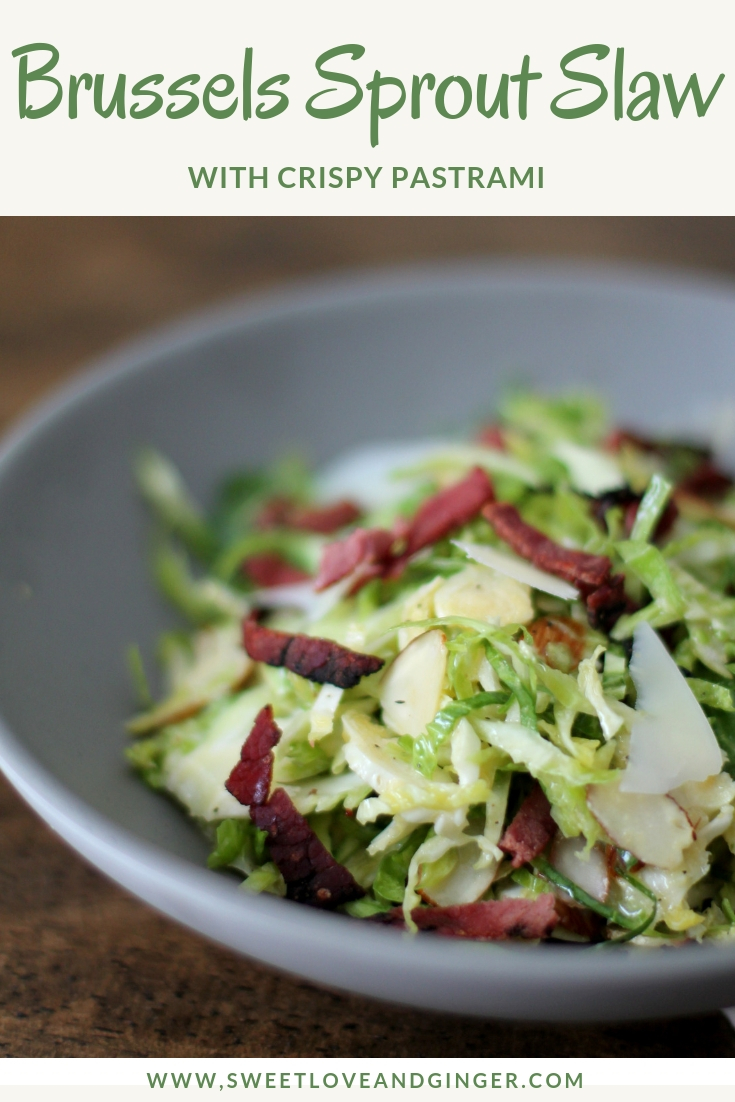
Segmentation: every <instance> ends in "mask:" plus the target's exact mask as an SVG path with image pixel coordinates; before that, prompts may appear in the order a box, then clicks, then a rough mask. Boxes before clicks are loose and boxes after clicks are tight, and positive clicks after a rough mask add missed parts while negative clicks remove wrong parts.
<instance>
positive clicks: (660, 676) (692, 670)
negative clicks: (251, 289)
mask: <svg viewBox="0 0 735 1102" xmlns="http://www.w3.org/2000/svg"><path fill="white" fill-rule="evenodd" d="M137 477H138V482H139V486H140V488H141V491H142V493H143V496H144V497H145V499H146V501H147V502H148V504H149V505H150V507H151V508H152V510H153V512H154V514H155V516H156V518H157V531H156V537H155V543H154V559H153V561H154V572H155V577H156V580H157V582H158V585H159V587H160V589H161V590H162V592H163V593H164V594H165V596H166V597H167V598H168V599H169V600H170V601H171V602H173V604H174V605H175V606H176V607H177V608H178V609H179V610H180V612H181V613H182V614H183V616H184V617H185V618H186V620H187V621H188V623H189V627H188V629H187V630H186V631H182V632H180V633H176V634H167V635H166V636H164V638H163V639H162V640H161V641H160V646H159V656H160V660H161V663H162V665H163V669H164V673H165V677H166V680H167V685H168V691H167V692H166V694H165V696H164V699H162V700H161V701H158V702H156V703H154V702H153V701H152V700H151V698H150V695H149V693H148V689H147V681H146V677H145V674H144V672H143V666H142V662H141V659H140V655H139V652H138V651H137V649H132V650H131V655H130V658H131V668H132V670H133V673H134V675H135V680H136V683H137V685H138V688H139V691H140V694H141V698H142V700H144V701H145V704H144V707H145V710H144V711H142V712H141V713H140V714H139V715H137V716H136V717H135V718H134V719H133V720H132V721H131V722H130V724H129V730H130V733H131V734H132V735H133V736H135V741H134V742H133V743H132V745H131V747H130V749H129V750H128V757H129V760H130V761H131V763H132V764H133V766H134V767H135V768H136V769H137V770H138V771H139V772H140V774H141V776H142V777H143V778H144V780H146V781H147V783H148V784H150V785H151V786H152V787H153V788H156V789H161V790H164V791H166V792H168V793H169V794H170V795H171V796H173V797H174V798H175V799H176V800H178V801H179V802H180V803H181V804H182V805H183V806H184V807H185V808H186V809H187V810H188V811H189V813H190V814H191V815H192V816H194V817H195V818H196V819H197V820H198V821H199V822H200V823H201V825H202V827H203V828H204V830H205V831H206V832H207V834H208V835H209V836H210V837H211V838H212V841H213V847H214V848H213V851H212V854H211V856H210V858H209V864H210V867H212V868H228V869H231V870H234V871H235V872H237V873H239V874H240V875H241V876H242V877H243V886H244V888H246V889H247V890H249V891H258V892H260V891H267V892H272V893H274V894H276V895H281V896H287V897H288V898H290V899H294V900H297V901H300V902H303V903H306V904H309V905H312V906H317V907H322V908H327V909H332V910H339V911H341V912H345V913H347V914H349V915H352V916H354V917H357V918H362V919H369V920H371V921H377V922H382V923H385V924H389V925H393V926H396V927H400V928H403V929H408V930H410V931H412V932H416V931H424V930H428V931H434V932H435V933H437V934H441V935H445V936H455V937H469V938H475V939H481V940H498V939H507V938H525V939H539V938H544V939H546V938H551V939H555V940H564V941H573V942H574V941H576V942H580V943H589V942H600V941H605V940H609V941H631V940H633V941H634V942H635V943H636V944H640V945H661V944H666V943H669V944H673V943H679V942H682V941H685V940H691V939H696V940H701V939H702V938H705V937H706V938H721V939H723V938H730V937H732V936H735V858H733V853H734V852H735V824H734V823H733V813H734V801H735V781H733V775H735V678H734V677H733V673H734V672H735V595H733V594H735V588H734V587H735V488H734V487H733V483H732V482H731V480H730V478H729V477H728V476H726V475H725V474H723V473H722V472H721V471H720V470H719V469H718V468H717V467H716V466H715V464H714V461H713V459H712V457H711V455H710V453H709V452H708V451H707V449H705V448H702V447H699V446H695V445H691V444H688V443H683V442H679V441H671V440H665V441H660V440H649V439H642V438H641V437H638V436H636V435H634V434H632V433H627V432H624V431H619V430H618V431H611V429H610V426H608V425H607V424H606V418H605V413H604V408H603V407H602V405H601V404H600V403H599V402H597V401H596V400H594V399H592V398H589V397H585V396H571V397H565V398H548V397H542V396H539V395H537V394H529V393H514V394H512V395H510V396H509V397H508V398H507V399H506V401H505V402H504V403H503V405H502V407H501V410H500V414H499V416H498V419H497V422H496V423H494V424H492V425H489V426H486V427H485V428H483V429H482V430H481V431H480V432H479V433H477V434H476V435H475V436H474V438H473V439H471V440H469V441H463V442H447V441H441V440H437V441H427V442H422V443H418V444H411V445H408V444H406V445H401V446H400V447H388V446H376V447H373V448H364V449H362V450H359V451H356V452H354V453H352V454H351V455H349V456H347V457H345V459H344V460H342V461H339V462H337V463H335V464H333V465H332V466H331V468H330V469H329V470H328V471H326V472H324V474H323V475H322V476H321V477H317V478H315V479H312V478H311V477H310V476H309V475H308V474H307V473H306V471H305V470H304V469H303V468H302V466H301V465H300V464H299V463H297V462H295V461H285V462H282V463H281V464H279V465H277V466H276V467H274V468H273V469H271V470H267V471H256V472H251V471H248V472H246V473H243V474H238V475H236V476H234V477H232V478H230V479H228V480H227V481H226V482H225V483H224V484H223V485H222V487H221V489H220V492H219V494H218V497H217V500H216V504H215V506H214V508H213V509H212V511H211V513H210V514H209V515H206V516H205V514H204V513H203V512H202V511H200V509H199V508H198V506H197V505H196V504H195V503H194V502H193V501H192V499H191V497H190V496H189V494H188V492H187V490H186V488H185V487H184V485H183V483H182V480H181V478H180V477H179V475H178V473H177V472H176V470H175V469H174V468H173V467H172V466H171V465H170V463H169V462H168V461H167V460H166V459H164V458H162V457H161V456H160V455H158V454H156V453H154V452H152V451H148V452H145V453H144V454H142V455H141V456H140V458H139V461H138V467H137Z"/></svg>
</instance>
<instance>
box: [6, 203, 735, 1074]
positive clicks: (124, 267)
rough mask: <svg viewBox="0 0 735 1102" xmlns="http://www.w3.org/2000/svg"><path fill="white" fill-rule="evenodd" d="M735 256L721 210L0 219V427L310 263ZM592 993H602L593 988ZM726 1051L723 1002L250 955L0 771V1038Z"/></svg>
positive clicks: (457, 1049)
mask: <svg viewBox="0 0 735 1102" xmlns="http://www.w3.org/2000/svg"><path fill="white" fill-rule="evenodd" d="M508 255H514V256H519V255H523V256H545V257H554V256H557V257H558V256H566V257H585V258H592V259H609V260H635V261H644V262H649V263H656V264H666V265H676V266H686V267H689V268H698V269H704V270H706V271H709V272H710V273H713V274H716V273H720V274H726V275H732V274H734V273H735V220H731V219H708V218H701V219H656V218H653V219H649V218H639V219H614V218H613V219H608V218H597V219H595V218H592V219H553V218H552V219H543V218H540V219H534V218H529V219H515V218H507V219H493V218H488V219H463V218H458V219H443V218H432V219H421V218H416V219H367V218H365V219H361V218H357V219H343V218H334V219H322V218H314V219H287V218H284V219H277V218H276V219H273V218H255V219H248V218H243V219H219V218H211V219H175V218H174V219H156V218H153V219H0V427H4V426H5V425H6V424H7V423H8V422H10V421H11V420H13V419H14V418H15V417H16V416H17V415H18V414H20V413H21V412H22V411H23V410H24V409H26V408H27V407H28V406H29V405H30V404H32V403H33V402H34V401H35V400H37V399H38V398H39V397H40V396H41V395H42V394H43V393H44V392H46V391H47V390H48V389H49V388H51V387H53V386H54V385H56V384H58V383H60V382H61V381H62V380H63V379H65V378H67V377H69V376H70V375H72V374H73V373H74V371H75V370H77V369H78V368H79V367H81V366H82V365H83V363H84V361H85V360H86V359H87V358H89V357H90V356H92V355H94V354H95V353H97V352H100V351H102V350H104V349H107V348H109V347H110V346H111V345H114V344H115V343H118V342H120V341H122V340H124V339H125V338H127V337H129V336H131V335H133V334H136V333H138V332H140V331H142V330H145V329H146V328H149V327H151V326H153V325H155V324H157V323H159V322H161V321H164V320H167V319H170V318H174V317H176V316H180V315H182V314H184V313H186V312H187V311H189V310H193V309H196V308H197V307H199V306H202V305H204V304H206V303H210V302H212V301H214V300H217V299H220V298H222V297H226V296H230V295H234V294H239V293H242V292H246V291H249V290H256V289H257V290H261V289H263V288H266V287H268V286H271V285H273V284H276V283H278V282H281V281H283V280H287V279H292V278H294V277H297V278H303V277H304V276H308V275H310V274H312V273H326V272H329V271H334V270H338V269H345V268H356V267H365V266H378V265H385V264H389V265H393V264H397V263H401V262H421V261H427V260H440V259H452V258H461V257H492V256H496V257H497V256H508ZM600 997H601V999H604V992H601V993H600ZM436 1052H441V1053H442V1055H443V1056H454V1057H461V1056H488V1057H492V1056H498V1057H513V1056H549V1057H553V1056H615V1057H623V1056H647V1057H670V1056H674V1057H682V1056H735V1034H734V1033H733V1032H732V1030H731V1028H730V1026H729V1025H728V1024H727V1023H726V1021H725V1019H724V1018H723V1017H721V1016H719V1015H708V1016H705V1017H700V1018H693V1019H681V1020H676V1021H667V1022H654V1023H650V1022H649V1023H638V1024H626V1025H615V1026H605V1027H599V1026H567V1027H553V1026H533V1027H530V1026H518V1025H512V1024H509V1023H503V1022H483V1021H478V1020H473V1019H464V1018H457V1017H451V1016H446V1015H435V1014H425V1013H419V1012H417V1011H414V1010H411V1011H405V1010H403V1009H400V1008H395V1007H391V1006H386V1005H383V1004H379V1003H375V1002H371V1001H368V1000H366V999H362V998H357V997H350V996H345V995H340V994H335V993H333V992H330V991H326V990H322V989H319V988H317V987H314V986H312V985H310V984H307V983H303V982H301V981H299V980H295V979H293V978H290V977H286V976H283V975H280V974H278V973H276V972H273V971H272V970H270V969H267V968H264V967H262V966H260V965H257V964H254V963H253V962H251V961H248V960H245V959H243V958H241V957H238V956H236V955H234V954H232V953H230V952H227V951H225V950H223V949H220V948H217V947H215V946H212V945H211V944H209V943H207V942H206V941H204V940H203V939H201V938H199V937H197V936H196V935H194V934H191V933H189V932H188V931H185V930H183V929H181V928H180V927H178V926H176V925H175V924H173V923H172V922H170V921H168V920H167V919H164V918H162V917H160V916H158V915H156V914H154V913H153V912H152V911H150V910H149V909H148V908H147V907H145V906H143V905H142V904H141V903H139V902H137V901H136V900H135V899H133V898H131V897H130V896H128V895H126V894H125V893H124V892H122V891H121V890H120V889H119V888H117V887H115V886H114V885H112V884H110V883H109V882H108V881H107V880H105V879H104V878H103V877H101V876H100V875H99V874H98V873H96V872H94V871H93V870H91V869H90V868H89V867H88V866H87V865H85V864H84V862H82V861H81V860H80V859H79V858H77V857H76V856H75V855H74V854H73V853H72V852H71V851H69V850H68V849H67V848H66V846H65V845H64V844H63V843H61V842H60V841H59V840H58V839H57V838H55V836H54V835H52V834H51V833H50V831H49V830H48V829H47V828H46V827H45V826H44V825H43V824H42V823H41V822H39V821H38V820H37V819H36V817H35V816H34V815H33V814H32V813H31V812H30V811H29V810H28V809H27V808H26V807H25V805H24V804H23V803H22V802H21V801H20V800H19V798H18V797H17V796H16V795H15V794H14V792H13V791H12V790H11V789H10V787H9V786H8V785H6V784H5V782H3V781H0V1053H1V1054H2V1055H4V1056H7V1057H23V1056H40V1057H53V1056H82V1057H92V1056H113V1057H114V1056H149V1057H160V1056H226V1055H234V1056H260V1057H264V1056H299V1057H304V1056H419V1057H422V1056H430V1055H433V1054H434V1053H436Z"/></svg>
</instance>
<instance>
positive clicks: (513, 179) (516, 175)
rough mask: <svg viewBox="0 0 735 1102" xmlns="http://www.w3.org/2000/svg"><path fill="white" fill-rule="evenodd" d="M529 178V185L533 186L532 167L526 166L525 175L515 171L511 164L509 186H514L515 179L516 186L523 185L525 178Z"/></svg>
mask: <svg viewBox="0 0 735 1102" xmlns="http://www.w3.org/2000/svg"><path fill="white" fill-rule="evenodd" d="M529 178H530V183H529V187H533V169H532V168H527V169H526V172H525V175H524V176H521V175H520V173H519V172H517V171H516V169H514V168H513V167H512V166H511V170H510V186H511V187H515V182H516V180H517V181H518V187H523V185H524V184H525V182H526V180H528V179H529Z"/></svg>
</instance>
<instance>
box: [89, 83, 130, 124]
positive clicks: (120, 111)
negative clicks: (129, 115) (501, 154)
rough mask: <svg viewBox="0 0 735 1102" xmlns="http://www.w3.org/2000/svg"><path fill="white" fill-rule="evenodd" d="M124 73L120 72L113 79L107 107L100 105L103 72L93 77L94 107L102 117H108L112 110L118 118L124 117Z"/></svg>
mask: <svg viewBox="0 0 735 1102" xmlns="http://www.w3.org/2000/svg"><path fill="white" fill-rule="evenodd" d="M125 79H126V78H125V73H120V75H119V77H118V78H117V80H116V81H115V91H114V92H113V93H112V96H111V97H110V102H109V103H108V104H107V107H103V106H102V92H103V88H104V83H105V74H104V73H97V74H96V76H95V78H94V93H93V99H94V109H95V111H96V112H97V114H98V115H101V116H102V118H103V119H109V117H110V115H111V114H112V112H113V111H115V112H116V113H117V117H118V118H119V119H124V118H125Z"/></svg>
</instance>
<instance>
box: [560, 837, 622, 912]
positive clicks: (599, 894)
mask: <svg viewBox="0 0 735 1102" xmlns="http://www.w3.org/2000/svg"><path fill="white" fill-rule="evenodd" d="M586 844H587V843H586V841H585V839H584V838H558V839H557V841H556V842H555V843H554V845H553V846H552V849H551V864H552V865H553V866H554V868H555V869H556V870H557V871H558V872H560V873H561V874H562V876H566V878H567V879H568V880H571V881H572V882H573V883H574V884H579V886H580V888H581V889H582V891H585V892H587V895H591V896H592V898H593V899H597V900H598V901H599V902H600V903H604V902H605V900H606V899H607V893H608V891H609V890H610V874H609V873H608V869H607V862H606V860H605V854H604V852H603V850H602V849H600V847H599V846H593V848H592V849H591V850H590V852H589V853H588V854H587V856H586V857H584V856H582V855H583V853H584V849H585V846H586Z"/></svg>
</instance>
